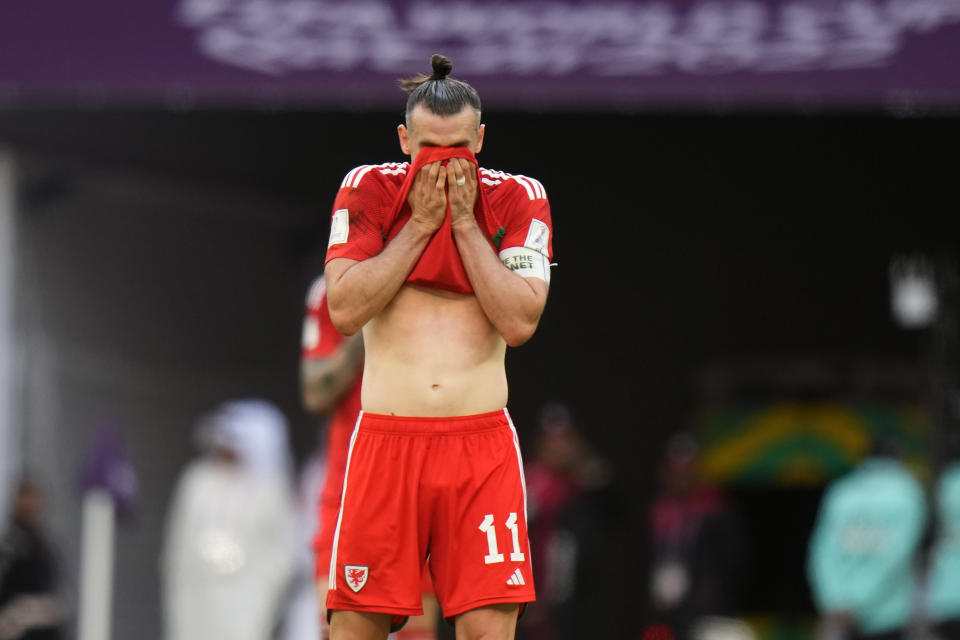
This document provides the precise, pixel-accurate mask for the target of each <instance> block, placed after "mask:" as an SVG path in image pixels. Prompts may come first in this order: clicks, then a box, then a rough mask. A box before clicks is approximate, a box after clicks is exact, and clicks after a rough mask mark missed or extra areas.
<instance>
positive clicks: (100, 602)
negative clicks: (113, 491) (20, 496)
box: [77, 489, 115, 640]
mask: <svg viewBox="0 0 960 640" xmlns="http://www.w3.org/2000/svg"><path fill="white" fill-rule="evenodd" d="M114 525H115V513H114V505H113V497H112V496H111V495H110V494H109V493H108V492H107V491H105V490H104V489H91V490H90V491H88V492H87V493H86V495H85V496H84V498H83V530H82V533H81V535H82V537H83V540H82V543H81V550H80V612H79V614H80V615H79V621H78V634H77V638H78V640H109V638H110V615H111V609H112V604H113V602H112V601H113V598H112V596H113V537H114Z"/></svg>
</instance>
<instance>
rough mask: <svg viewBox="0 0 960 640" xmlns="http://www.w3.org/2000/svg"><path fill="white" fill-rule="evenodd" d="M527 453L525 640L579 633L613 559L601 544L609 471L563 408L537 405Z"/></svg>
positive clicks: (558, 639) (589, 621)
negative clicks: (530, 598) (532, 596)
mask: <svg viewBox="0 0 960 640" xmlns="http://www.w3.org/2000/svg"><path fill="white" fill-rule="evenodd" d="M537 428H538V433H537V440H536V444H535V445H534V456H533V459H532V460H531V461H530V463H529V464H528V465H526V467H525V472H524V476H525V478H526V483H527V501H528V503H529V507H528V508H529V515H528V517H529V527H530V551H531V553H532V554H533V555H534V556H535V557H537V558H538V561H537V562H536V563H535V564H534V580H535V581H536V584H537V589H538V596H537V603H536V605H534V606H532V607H531V608H530V611H529V613H528V614H527V615H526V616H524V618H523V620H522V625H521V628H522V630H523V638H524V639H525V640H564V639H566V638H571V639H572V638H584V637H589V636H590V635H591V631H592V630H593V629H595V626H596V625H595V623H596V621H595V619H594V616H595V615H596V611H598V610H599V609H600V608H601V603H595V602H594V598H602V597H603V595H602V594H603V593H604V590H603V586H604V585H605V583H606V582H607V578H608V572H609V568H610V567H611V566H614V564H612V563H611V562H615V560H614V559H613V558H608V557H606V556H605V555H604V553H605V551H606V550H607V548H608V547H609V543H610V536H609V535H608V534H609V533H610V529H611V519H612V518H611V516H612V515H613V514H612V512H611V509H610V506H611V503H612V501H611V500H610V495H609V493H608V491H609V489H610V487H611V476H612V474H611V472H610V466H609V464H608V463H607V461H605V460H603V459H601V458H600V457H599V456H597V455H596V454H595V453H594V452H593V451H592V450H591V448H590V447H589V445H588V444H587V442H586V440H585V439H584V437H583V435H582V432H581V430H580V429H579V428H578V427H577V424H576V421H575V420H574V417H573V413H572V412H571V411H570V409H569V407H567V406H566V405H563V404H560V403H548V404H546V405H544V406H543V407H542V408H541V410H540V413H539V416H538V420H537Z"/></svg>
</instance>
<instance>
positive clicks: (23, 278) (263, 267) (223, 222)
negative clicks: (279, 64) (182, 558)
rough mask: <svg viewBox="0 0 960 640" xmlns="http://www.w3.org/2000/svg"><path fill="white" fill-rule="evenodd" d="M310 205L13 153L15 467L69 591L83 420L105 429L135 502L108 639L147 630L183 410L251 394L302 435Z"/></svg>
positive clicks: (85, 438)
mask: <svg viewBox="0 0 960 640" xmlns="http://www.w3.org/2000/svg"><path fill="white" fill-rule="evenodd" d="M311 217H312V214H311V212H310V211H306V210H304V209H302V208H299V209H298V207H297V205H296V204H295V203H294V204H291V203H290V202H286V203H283V202H279V201H277V200H275V199H270V198H268V197H265V196H261V195H258V194H256V193H254V192H252V191H251V192H248V193H244V192H238V191H232V192H226V191H224V190H216V189H211V188H203V187H198V186H195V185H191V184H189V183H188V182H186V181H182V180H180V181H178V180H164V179H159V178H155V177H151V178H148V177H145V175H138V174H136V173H132V172H123V171H119V170H116V169H111V170H108V169H97V168H90V167H89V166H88V167H85V168H80V167H73V166H69V165H64V164H63V163H62V162H61V163H51V162H48V161H45V160H43V159H42V158H38V157H28V158H26V160H25V162H24V163H23V172H22V179H21V184H20V218H19V225H20V238H19V243H18V264H17V267H18V273H19V278H18V291H17V309H18V318H17V327H18V328H17V331H18V336H19V340H20V344H21V347H22V349H21V351H22V353H23V354H24V357H23V359H22V362H21V363H20V371H19V374H20V378H21V380H22V382H23V383H22V384H21V385H20V388H21V392H20V397H19V398H18V405H19V406H20V418H21V424H22V425H23V427H24V428H23V429H22V430H21V431H22V434H23V442H22V447H23V452H24V453H23V464H24V466H25V467H26V468H27V469H28V470H29V471H30V472H31V473H32V474H33V475H35V476H36V477H37V479H39V480H40V482H41V483H43V485H44V486H45V487H46V488H47V489H48V491H49V516H50V524H51V527H52V530H53V533H54V535H55V538H56V540H57V542H58V543H59V545H60V549H61V552H62V555H63V559H64V563H65V564H64V568H65V572H66V574H65V578H66V582H67V584H68V590H69V597H70V599H71V601H73V602H74V603H75V601H76V594H75V590H76V586H77V584H78V579H77V563H78V558H77V554H78V551H79V535H80V528H79V523H80V518H79V516H80V512H79V507H80V504H79V486H78V476H79V472H80V469H81V466H82V463H83V460H84V456H85V452H86V449H87V447H88V445H89V442H90V439H91V437H92V434H93V433H94V432H95V431H96V430H97V429H98V428H99V426H100V425H102V424H107V423H111V424H113V425H115V426H116V427H117V428H118V429H119V430H120V432H121V434H122V436H123V438H124V441H125V446H126V451H127V454H128V456H129V458H130V460H131V462H132V464H133V466H134V468H135V470H136V472H137V475H138V478H139V484H140V501H139V507H138V509H137V513H136V514H135V515H134V517H133V518H132V519H131V520H129V521H127V522H125V523H123V524H122V525H121V529H120V530H119V532H118V537H117V542H118V547H117V556H116V561H117V566H116V582H115V626H114V637H116V638H143V639H144V640H148V639H149V638H155V637H159V635H160V610H159V590H158V586H159V585H158V573H157V567H158V553H159V550H160V546H161V538H162V533H163V518H164V515H165V511H166V506H167V501H168V499H169V497H170V495H171V491H172V488H173V484H174V481H175V479H176V475H177V473H178V471H179V470H180V468H181V467H182V466H183V465H184V463H185V462H186V461H187V460H188V459H189V458H190V456H191V455H193V451H194V450H193V446H192V441H191V430H192V427H193V422H194V420H195V419H196V417H197V416H198V415H199V414H200V413H202V412H204V411H207V410H209V409H210V408H212V407H213V406H214V405H215V404H216V403H218V402H220V401H222V400H224V399H226V398H230V397H238V396H252V395H256V396H261V397H266V398H269V399H271V400H273V401H274V402H277V403H278V404H280V405H281V407H282V408H284V409H285V410H286V412H287V414H288V416H289V417H290V418H291V419H292V421H293V423H294V441H295V442H296V443H297V445H298V448H299V449H301V450H303V449H304V448H305V447H308V446H310V444H311V442H312V439H313V436H314V427H313V425H312V421H310V420H309V419H308V418H306V417H305V416H304V415H303V414H302V413H301V411H300V409H299V406H298V404H297V397H296V388H297V387H296V384H297V378H296V366H297V358H298V355H299V351H298V350H299V328H300V322H301V307H300V301H301V300H302V297H303V295H304V292H305V288H306V285H307V282H308V280H309V278H310V275H311V274H310V273H309V272H308V268H307V266H306V265H307V264H309V263H310V262H311V261H310V253H312V252H311V251H310V247H311V245H312V244H313V242H312V240H311V239H310V238H304V235H305V234H310V233H311V231H310V230H309V228H305V226H304V222H303V221H309V220H310V219H311ZM320 248H321V249H322V245H320Z"/></svg>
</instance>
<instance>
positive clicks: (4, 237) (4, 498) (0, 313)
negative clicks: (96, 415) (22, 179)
mask: <svg viewBox="0 0 960 640" xmlns="http://www.w3.org/2000/svg"><path fill="white" fill-rule="evenodd" d="M15 192H16V173H15V171H14V161H13V155H12V154H11V153H10V152H8V151H7V150H6V149H3V148H2V147H0V522H5V521H6V517H7V512H8V505H9V499H10V492H11V490H12V487H11V483H12V480H13V479H14V474H15V473H17V471H18V470H19V469H18V460H19V457H20V446H19V441H18V440H19V439H18V438H17V436H16V434H17V433H18V430H17V429H16V425H15V424H14V412H13V396H14V394H13V366H14V344H15V340H14V335H13V286H14V283H13V269H14V256H13V251H14V247H15V237H16V218H15V212H14V205H15V197H14V194H15Z"/></svg>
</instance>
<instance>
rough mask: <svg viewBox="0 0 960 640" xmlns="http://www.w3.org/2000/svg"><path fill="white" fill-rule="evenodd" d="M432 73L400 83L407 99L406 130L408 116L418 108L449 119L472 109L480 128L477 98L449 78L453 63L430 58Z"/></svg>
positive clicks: (441, 57)
mask: <svg viewBox="0 0 960 640" xmlns="http://www.w3.org/2000/svg"><path fill="white" fill-rule="evenodd" d="M430 66H431V67H432V69H433V73H431V74H430V75H426V74H423V73H419V74H417V75H415V76H413V77H411V78H403V79H401V80H400V88H401V89H403V90H404V91H406V92H407V93H409V94H410V95H409V97H407V110H406V116H407V126H409V125H410V112H411V111H413V109H414V107H416V106H417V105H418V104H422V105H423V106H424V107H425V108H426V109H428V110H429V111H431V112H433V113H435V114H437V115H438V116H452V115H455V114H457V113H460V112H461V111H462V110H463V108H464V107H466V106H468V105H469V106H471V107H473V108H474V110H475V111H476V112H477V126H479V124H480V117H479V116H480V95H479V94H477V91H476V89H474V88H473V87H471V86H470V85H469V84H467V83H466V82H462V81H460V80H455V79H454V78H449V77H448V76H449V75H450V71H452V70H453V62H451V61H450V58H448V57H447V56H444V55H441V54H439V53H435V54H433V56H432V57H431V58H430Z"/></svg>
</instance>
